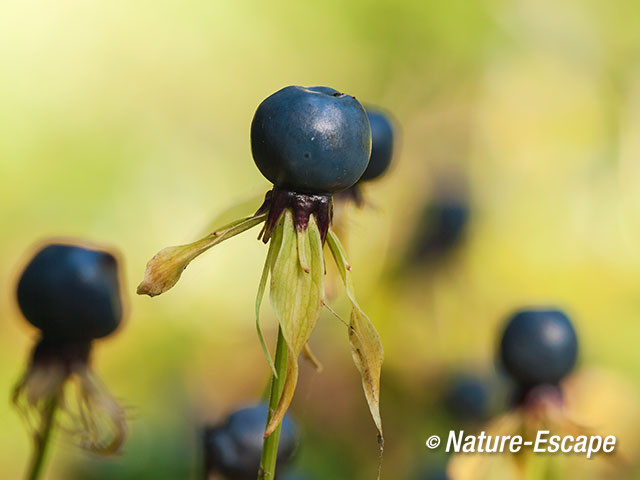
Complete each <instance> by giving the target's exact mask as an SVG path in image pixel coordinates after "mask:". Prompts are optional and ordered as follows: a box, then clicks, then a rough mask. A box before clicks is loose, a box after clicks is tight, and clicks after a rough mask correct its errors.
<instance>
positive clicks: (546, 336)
mask: <svg viewBox="0 0 640 480" xmlns="http://www.w3.org/2000/svg"><path fill="white" fill-rule="evenodd" d="M577 355H578V339H577V337H576V332H575V330H574V329H573V325H572V324H571V321H570V320H569V318H568V317H567V315H565V314H564V313H563V312H561V311H560V310H546V309H540V310H539V309H528V310H521V311H518V312H516V313H515V314H514V315H512V316H511V318H510V319H509V321H508V322H507V326H506V328H505V330H504V333H503V335H502V341H501V343H500V357H501V360H502V364H503V365H504V368H505V369H506V370H507V372H509V374H510V375H511V376H512V377H513V378H514V380H516V382H517V383H519V384H520V385H522V386H525V387H533V386H536V385H542V384H557V383H558V382H560V380H562V379H563V378H564V377H565V376H566V375H567V374H568V373H569V372H570V371H571V370H572V369H573V366H574V365H575V363H576V358H577Z"/></svg>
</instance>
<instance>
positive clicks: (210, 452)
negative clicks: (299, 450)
mask: <svg viewBox="0 0 640 480" xmlns="http://www.w3.org/2000/svg"><path fill="white" fill-rule="evenodd" d="M266 423H267V405H265V404H260V405H258V406H255V407H249V408H243V409H242V410H238V411H236V412H234V413H232V414H231V415H230V416H229V417H228V418H227V420H226V422H225V423H224V424H222V425H221V426H219V427H216V428H212V429H209V430H208V431H207V432H206V434H205V456H206V459H207V469H208V470H209V471H217V472H219V473H222V474H223V475H225V476H227V477H228V478H229V479H230V480H244V479H251V480H253V479H255V478H256V475H257V473H258V469H259V468H260V457H261V455H262V444H263V441H264V438H263V436H264V429H265V426H266ZM297 443H298V429H297V427H296V425H295V424H294V422H293V421H292V420H291V418H290V417H289V416H288V415H285V417H284V420H283V421H282V431H281V433H280V444H279V446H278V462H277V468H278V469H281V468H282V467H284V466H285V465H286V464H287V463H288V462H289V461H290V460H291V458H292V457H293V453H294V451H295V449H296V446H297Z"/></svg>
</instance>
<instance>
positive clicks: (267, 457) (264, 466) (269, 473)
mask: <svg viewBox="0 0 640 480" xmlns="http://www.w3.org/2000/svg"><path fill="white" fill-rule="evenodd" d="M275 367H276V372H278V376H277V377H275V376H272V378H271V392H270V394H269V413H268V415H267V425H268V424H269V421H270V420H271V416H272V415H273V412H274V411H275V409H276V407H277V406H278V402H280V397H281V396H282V391H283V390H284V382H285V380H286V377H287V342H286V341H285V339H284V336H283V335H282V330H281V329H280V328H278V342H277V344H276V359H275ZM280 428H281V425H278V428H276V429H275V430H274V432H273V433H272V434H271V435H269V436H268V437H267V438H265V439H264V443H263V445H262V458H261V459H260V470H259V471H258V480H273V479H274V478H275V473H276V460H277V458H278V443H279V442H280Z"/></svg>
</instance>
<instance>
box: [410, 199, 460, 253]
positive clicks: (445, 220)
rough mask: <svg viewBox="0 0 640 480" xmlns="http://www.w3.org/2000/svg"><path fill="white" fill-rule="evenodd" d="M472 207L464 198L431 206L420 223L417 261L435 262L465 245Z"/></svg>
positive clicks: (430, 204)
mask: <svg viewBox="0 0 640 480" xmlns="http://www.w3.org/2000/svg"><path fill="white" fill-rule="evenodd" d="M468 220H469V207H468V205H467V203H466V201H464V200H463V199H462V198H456V197H452V198H441V199H437V200H436V201H434V202H432V203H429V204H428V205H427V207H426V208H425V210H424V211H423V213H422V216H421V218H420V219H419V220H418V228H417V231H416V237H415V246H414V254H413V259H415V260H433V259H438V258H441V257H442V256H444V255H446V254H448V253H449V252H450V251H452V250H453V249H454V248H455V247H457V246H458V245H459V244H460V242H461V241H462V239H463V237H464V235H465V232H466V229H467V224H468Z"/></svg>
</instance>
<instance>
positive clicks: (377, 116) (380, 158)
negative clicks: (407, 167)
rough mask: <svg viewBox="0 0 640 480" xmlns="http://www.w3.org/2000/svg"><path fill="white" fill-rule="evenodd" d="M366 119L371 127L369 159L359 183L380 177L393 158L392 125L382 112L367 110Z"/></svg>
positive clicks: (372, 109)
mask: <svg viewBox="0 0 640 480" xmlns="http://www.w3.org/2000/svg"><path fill="white" fill-rule="evenodd" d="M367 117H368V118H369V125H370V126H371V158H370V159H369V165H368V166H367V169H366V170H365V171H364V173H363V174H362V177H361V178H360V181H366V180H373V179H374V178H377V177H379V176H380V175H382V174H383V173H384V172H385V171H386V170H387V168H388V167H389V164H390V163H391V158H392V156H393V125H392V124H391V120H390V119H389V117H388V116H387V115H386V114H385V113H384V112H382V111H380V110H376V109H374V108H367Z"/></svg>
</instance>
